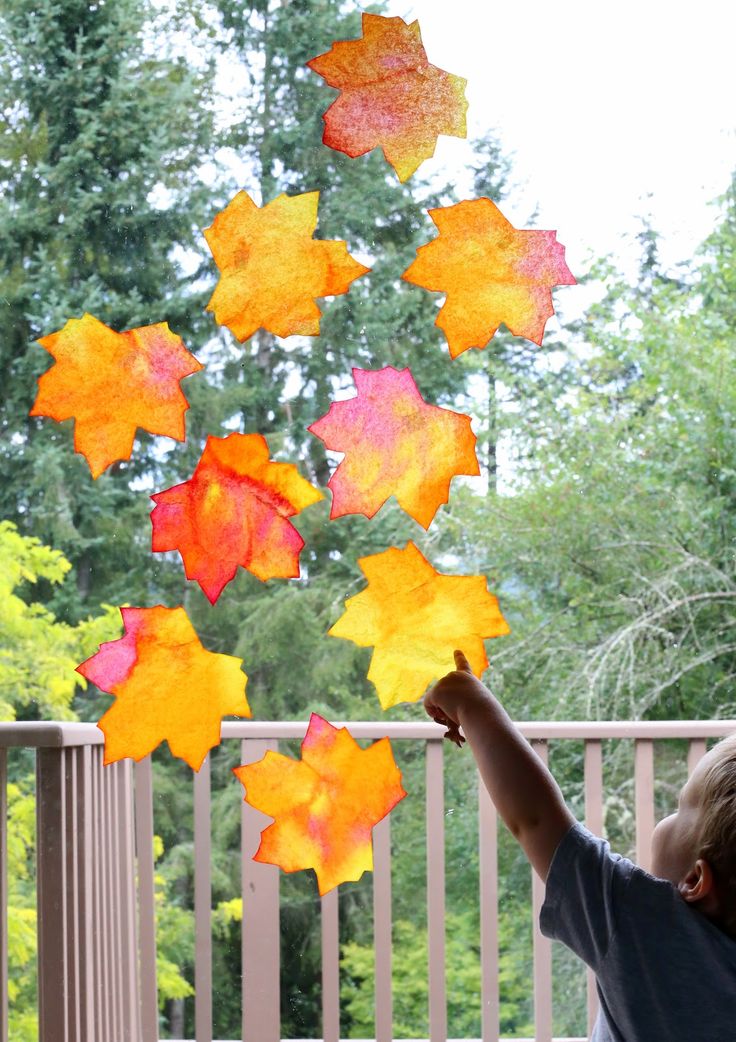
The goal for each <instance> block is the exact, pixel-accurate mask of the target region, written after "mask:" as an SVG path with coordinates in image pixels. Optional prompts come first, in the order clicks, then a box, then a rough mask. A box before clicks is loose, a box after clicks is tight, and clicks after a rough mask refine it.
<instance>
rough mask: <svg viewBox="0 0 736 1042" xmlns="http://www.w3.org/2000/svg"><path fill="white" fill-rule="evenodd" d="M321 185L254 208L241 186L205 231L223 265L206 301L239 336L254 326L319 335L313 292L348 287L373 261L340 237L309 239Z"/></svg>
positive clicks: (278, 333) (343, 290)
mask: <svg viewBox="0 0 736 1042" xmlns="http://www.w3.org/2000/svg"><path fill="white" fill-rule="evenodd" d="M318 204H319V192H306V193H304V194H303V195H294V196H289V195H279V196H277V198H276V199H273V200H271V202H270V203H267V204H266V205H265V206H264V207H263V208H259V207H258V206H257V205H256V204H255V203H254V202H253V200H252V199H251V197H250V196H249V195H248V194H247V192H238V194H237V195H236V196H235V198H234V199H232V201H231V202H230V203H229V204H228V205H227V206H226V207H225V209H224V210H222V211H221V212H220V213H218V214H217V216H216V217H215V219H214V221H213V222H212V225H211V226H210V227H209V228H205V230H204V236H205V239H206V240H207V245H208V246H209V248H210V250H211V251H212V256H213V257H214V259H215V264H216V265H217V267H218V268H219V269H220V280H219V282H218V283H217V286H216V287H215V292H214V293H213V294H212V297H211V298H210V302H209V304H208V305H207V310H208V311H213V312H214V314H215V320H216V321H217V322H219V323H220V325H222V326H227V327H228V329H229V330H230V331H231V332H232V333H233V334H234V335H235V336H236V337H237V338H238V340H240V341H241V342H242V341H243V340H247V339H248V337H250V336H252V335H253V333H255V332H256V330H257V329H261V328H263V329H266V330H268V331H269V332H270V333H274V334H275V335H276V336H280V337H287V336H291V335H292V334H295V333H299V334H301V335H302V336H318V335H319V322H320V318H321V315H322V312H321V311H320V309H319V308H318V307H317V304H316V303H315V300H316V298H317V297H329V296H335V295H337V294H340V293H347V291H348V287H349V286H350V284H351V282H353V280H354V279H357V278H358V277H359V276H360V275H365V273H366V272H367V271H370V268H366V267H365V265H364V264H360V263H359V262H358V261H356V260H355V259H354V258H353V257H351V256H350V254H349V253H348V248H347V245H346V244H345V243H344V242H343V241H342V240H334V241H328V240H325V239H314V238H312V236H313V235H314V232H315V229H316V227H317V207H318Z"/></svg>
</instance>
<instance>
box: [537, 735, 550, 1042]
mask: <svg viewBox="0 0 736 1042" xmlns="http://www.w3.org/2000/svg"><path fill="white" fill-rule="evenodd" d="M532 748H533V749H534V751H535V753H536V754H537V756H538V757H539V759H540V760H541V761H542V763H547V742H546V741H533V742H532ZM543 902H544V883H543V882H542V880H541V879H540V878H539V876H538V875H537V873H536V872H534V871H532V918H533V923H532V946H533V953H532V954H533V960H534V1037H535V1039H536V1042H551V1039H552V942H551V941H550V940H549V938H548V937H543V936H542V932H541V930H540V929H539V912H540V910H541V908H542V903H543Z"/></svg>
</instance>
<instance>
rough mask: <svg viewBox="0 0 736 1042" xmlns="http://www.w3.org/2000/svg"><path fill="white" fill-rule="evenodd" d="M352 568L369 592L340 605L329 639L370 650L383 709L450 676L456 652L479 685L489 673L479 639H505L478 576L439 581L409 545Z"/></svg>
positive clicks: (503, 627)
mask: <svg viewBox="0 0 736 1042" xmlns="http://www.w3.org/2000/svg"><path fill="white" fill-rule="evenodd" d="M358 564H359V565H360V568H361V570H362V572H363V574H364V575H365V577H366V579H367V580H368V585H367V587H366V588H365V589H364V590H361V592H360V593H358V594H356V595H355V596H354V597H349V598H348V599H347V600H346V602H345V612H344V614H343V615H341V616H340V618H339V619H338V620H337V622H336V623H335V625H334V626H333V627H332V629H330V630H329V636H331V637H343V638H344V639H345V640H352V641H353V642H354V643H355V644H358V645H359V646H360V647H374V648H375V650H374V652H373V657H372V659H371V665H370V669H369V670H368V679H369V680H370V681H372V682H373V683H374V684H375V686H376V692H377V694H378V697H379V699H380V702H381V705H382V706H383V708H384V709H390V708H391V706H395V705H397V703H399V702H416V701H417V700H418V699H419V698H421V697H422V695H423V694H424V692H425V691H426V689H427V687H428V686H429V685H430V684H431V683H432V682H433V681H435V680H438V679H439V678H440V677H442V676H444V675H445V673H449V672H450V670H452V669H454V668H455V662H454V656H453V652H454V650H455V648H462V649H463V651H464V652H465V654H466V656H467V658H468V662H469V663H470V667H471V669H472V670H473V672H474V673H475V675H476V676H478V677H479V676H480V675H481V673H482V672H483V670H484V669H485V668H486V667H487V665H488V659H487V657H486V652H485V648H484V647H483V640H484V638H486V637H500V636H502V635H504V634H506V633H509V632H510V630H509V627H508V624H507V623H506V620H505V619H504V617H503V615H502V614H501V611H500V609H499V607H498V599H497V598H496V597H494V596H493V595H492V594H490V593H489V592H488V590H487V588H486V579H485V576H482V575H441V574H440V573H438V572H436V571H435V570H434V568H433V567H432V565H431V564H430V563H429V561H428V560H427V559H426V558H425V557H424V555H423V554H422V553H421V551H420V550H419V549H418V548H417V547H416V546H415V545H414V543H412V542H409V543H407V544H406V547H405V548H404V549H403V550H400V549H398V548H396V547H392V548H391V549H390V550H385V551H384V552H383V553H380V554H372V555H371V556H370V557H362V558H360V559H359V560H358Z"/></svg>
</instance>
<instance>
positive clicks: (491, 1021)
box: [478, 775, 500, 1042]
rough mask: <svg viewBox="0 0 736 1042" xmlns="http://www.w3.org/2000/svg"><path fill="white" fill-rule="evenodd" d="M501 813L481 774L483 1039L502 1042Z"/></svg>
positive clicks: (479, 840)
mask: <svg viewBox="0 0 736 1042" xmlns="http://www.w3.org/2000/svg"><path fill="white" fill-rule="evenodd" d="M497 827H498V815H497V813H496V808H495V806H494V804H493V801H492V799H491V797H490V796H489V795H488V792H487V790H486V787H485V785H484V784H483V780H482V779H481V777H480V775H478V843H479V847H480V975H481V989H480V990H481V1024H482V1035H483V1042H498V1037H499V1032H500V1027H499V1020H500V1010H499V990H498V834H497Z"/></svg>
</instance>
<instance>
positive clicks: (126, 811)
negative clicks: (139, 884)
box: [118, 760, 141, 1042]
mask: <svg viewBox="0 0 736 1042" xmlns="http://www.w3.org/2000/svg"><path fill="white" fill-rule="evenodd" d="M120 772H121V781H120V786H121V787H120V793H119V797H118V815H119V819H120V823H121V824H120V877H121V880H122V883H121V888H120V891H121V911H120V918H121V923H122V929H123V958H122V963H123V1012H124V1018H123V1023H124V1032H125V1033H124V1036H123V1037H124V1040H125V1042H138V1039H139V1038H140V1037H141V1026H140V1009H139V996H138V976H137V974H136V965H137V961H138V930H137V926H136V918H135V896H136V891H135V849H134V843H133V835H134V832H133V829H134V824H133V765H132V763H131V761H130V760H124V761H123V762H122V763H121V764H120Z"/></svg>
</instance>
